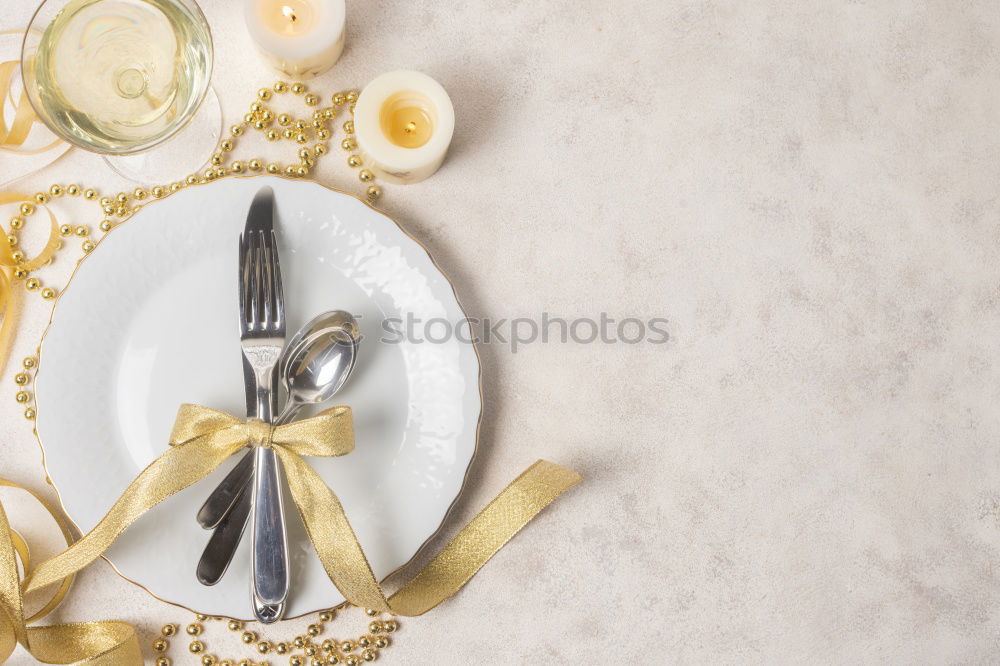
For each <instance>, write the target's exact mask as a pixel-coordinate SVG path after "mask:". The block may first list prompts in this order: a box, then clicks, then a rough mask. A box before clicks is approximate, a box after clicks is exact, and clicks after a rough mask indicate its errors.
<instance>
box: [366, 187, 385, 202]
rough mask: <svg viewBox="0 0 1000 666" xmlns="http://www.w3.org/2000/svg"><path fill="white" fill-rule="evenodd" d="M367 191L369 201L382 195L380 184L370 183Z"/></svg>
mask: <svg viewBox="0 0 1000 666" xmlns="http://www.w3.org/2000/svg"><path fill="white" fill-rule="evenodd" d="M367 192H368V200H369V201H375V200H376V199H378V198H379V197H380V196H382V188H380V187H379V186H378V185H369V186H368V190H367Z"/></svg>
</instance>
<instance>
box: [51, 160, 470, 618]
mask: <svg viewBox="0 0 1000 666" xmlns="http://www.w3.org/2000/svg"><path fill="white" fill-rule="evenodd" d="M264 185H270V186H271V187H273V188H274V191H275V198H276V202H277V218H276V223H275V226H276V230H277V232H278V242H279V245H280V250H281V266H282V277H283V279H284V286H285V301H286V308H287V320H288V328H289V335H291V333H292V332H293V331H294V330H295V329H296V328H297V327H298V326H299V325H301V324H303V323H304V322H306V321H307V320H309V319H310V318H311V317H312V316H314V315H315V314H318V313H320V312H323V311H325V310H332V309H344V310H348V311H350V312H352V313H354V314H355V316H359V318H360V324H361V332H362V335H363V336H364V339H363V341H362V343H361V346H360V349H359V355H358V360H357V366H356V368H355V370H354V374H353V376H352V377H351V379H350V380H349V381H348V383H347V385H346V386H345V387H344V389H343V390H342V391H341V393H339V394H338V395H337V397H336V398H335V400H334V401H333V402H334V404H343V405H350V406H351V407H352V409H353V412H354V426H355V437H356V442H357V448H356V450H355V451H354V452H353V453H351V454H350V455H348V456H344V457H341V458H336V459H311V460H310V462H311V463H312V464H313V466H314V467H315V469H316V470H317V471H318V472H319V473H320V474H321V475H322V477H323V478H324V480H325V481H326V482H327V484H328V485H329V486H330V487H331V488H332V489H333V490H334V491H335V492H336V493H337V495H338V496H339V497H340V499H341V501H342V502H343V505H344V508H345V510H346V512H347V515H348V518H349V519H350V521H351V524H352V525H353V527H354V530H355V531H356V532H357V535H358V539H359V540H360V542H361V545H362V546H363V547H364V550H365V553H366V554H367V555H368V557H369V559H370V561H371V564H372V567H373V569H374V571H375V574H376V575H377V576H378V577H379V578H383V577H385V576H387V575H388V574H390V573H391V572H392V571H394V570H395V569H397V568H399V567H400V566H402V565H403V564H405V563H406V562H407V561H408V560H409V559H410V558H411V557H412V556H413V555H414V554H415V553H416V551H417V549H418V548H419V547H420V546H421V545H422V544H423V543H424V542H425V541H426V540H427V539H428V538H430V536H431V535H432V534H433V533H434V532H435V531H436V530H437V529H438V527H439V526H440V525H441V522H442V520H443V519H444V516H445V514H446V513H447V511H448V508H449V507H450V506H451V504H452V502H453V501H454V499H455V497H456V496H457V495H458V493H459V492H460V490H461V488H462V484H463V481H464V478H465V473H466V469H467V468H468V466H469V463H470V462H471V460H472V456H473V453H474V452H475V448H476V428H477V425H478V420H479V413H480V409H481V398H480V392H479V360H478V358H477V356H476V353H475V349H474V348H473V347H472V346H471V345H468V344H464V343H462V342H460V341H456V340H450V341H447V342H444V343H440V344H436V343H433V344H432V343H430V342H426V341H425V342H423V343H422V344H421V343H418V342H416V341H414V342H404V343H401V344H393V343H390V342H387V341H386V339H385V338H386V337H388V336H386V335H385V334H384V331H383V328H382V326H383V321H384V319H385V318H388V317H400V318H405V317H406V316H407V313H412V315H413V316H415V317H419V318H421V319H423V320H424V321H427V320H429V319H432V318H435V317H441V318H444V319H446V320H448V321H450V322H452V323H455V322H459V321H462V320H463V319H464V317H465V315H464V313H463V312H462V309H461V307H460V306H459V304H458V301H457V300H456V297H455V293H454V291H453V290H452V286H451V284H450V283H449V282H448V280H447V278H445V276H444V275H442V274H441V272H440V270H438V268H437V267H436V266H435V265H434V263H433V262H432V260H431V258H430V257H429V256H428V254H427V252H426V251H425V250H424V249H423V248H422V247H421V246H420V245H418V244H417V243H416V242H415V241H414V240H413V239H412V238H410V237H409V236H407V235H406V234H405V233H404V232H403V231H402V230H401V229H400V228H399V227H398V226H397V225H396V224H395V223H394V222H393V221H392V220H391V219H389V218H388V217H386V216H385V215H383V214H382V213H379V212H378V211H376V210H374V209H373V208H371V207H369V206H368V205H366V204H364V203H363V202H361V201H360V200H358V199H356V198H354V197H352V196H350V195H347V194H344V193H341V192H335V191H332V190H329V189H326V188H325V187H323V186H321V185H318V184H316V183H310V182H304V181H292V180H284V179H280V178H274V177H260V178H227V179H224V180H221V181H218V182H216V183H212V184H210V185H205V186H198V187H192V188H188V189H184V190H181V191H180V192H177V193H176V194H173V195H171V196H170V197H168V198H166V199H164V200H163V201H157V202H155V203H153V204H151V205H149V206H147V207H146V208H144V209H143V210H141V211H140V212H139V213H137V214H136V216H135V217H134V218H133V219H132V220H130V221H128V222H126V223H125V224H123V225H122V226H121V227H120V228H117V229H115V230H114V231H112V232H111V233H110V234H109V235H108V237H107V238H105V239H104V240H103V241H101V243H100V246H99V247H98V249H97V250H95V251H94V253H93V255H91V256H90V257H88V258H87V260H86V261H84V262H83V263H82V264H81V265H80V267H79V268H78V269H77V271H76V273H75V274H74V276H73V278H72V280H71V282H70V284H69V286H68V287H67V289H66V290H65V292H64V293H63V294H62V295H61V296H60V298H59V301H58V303H57V305H56V308H55V311H54V314H53V320H52V323H51V324H50V326H49V328H48V330H47V331H46V333H45V336H44V338H43V341H42V346H41V355H40V365H39V375H38V379H37V386H36V392H37V395H36V401H37V407H38V417H37V419H38V421H37V429H38V436H39V440H40V441H41V443H42V446H43V449H44V451H45V459H46V466H47V470H48V473H49V475H50V476H51V478H52V480H53V482H54V483H55V486H56V488H57V489H58V490H59V493H60V496H61V500H62V503H63V505H64V507H65V509H66V511H67V512H68V513H69V515H70V517H71V518H72V519H73V520H74V521H75V522H76V524H77V525H78V526H79V527H80V528H81V529H82V530H84V531H86V530H89V529H90V528H92V527H93V526H94V525H95V524H96V523H97V521H98V520H99V519H100V518H101V517H102V516H103V515H104V513H105V512H106V511H107V510H108V508H109V507H110V506H111V504H112V503H113V502H114V500H115V499H117V498H118V496H119V495H120V494H121V492H122V491H123V490H124V489H125V487H126V486H127V485H128V483H129V482H130V481H131V480H132V479H133V478H134V477H135V476H136V474H138V472H139V471H140V470H142V469H143V468H144V467H145V466H146V465H147V464H149V462H150V461H152V460H153V459H154V458H155V457H156V456H157V455H159V454H160V453H162V452H163V451H164V450H165V449H166V446H167V438H168V436H169V434H170V428H171V426H172V424H173V420H174V417H175V415H176V412H177V408H178V406H179V405H180V404H181V403H184V402H193V403H197V404H201V405H205V406H209V407H214V408H216V409H222V410H225V411H227V412H230V413H232V414H235V415H240V416H242V415H244V414H245V404H244V392H243V373H242V367H241V360H240V359H241V356H240V350H239V344H238V334H237V315H236V312H237V290H236V246H237V237H238V235H239V233H240V231H241V230H242V228H243V224H244V221H245V217H246V212H247V208H248V206H249V204H250V200H251V199H252V198H253V195H254V193H255V192H256V191H257V190H258V189H260V188H261V187H263V186H264ZM238 457H239V456H234V457H233V459H232V460H230V461H228V462H227V463H226V464H225V465H223V467H221V468H220V469H218V470H216V471H215V472H214V473H213V474H211V475H210V476H209V477H207V478H206V479H204V480H202V481H201V482H199V483H197V484H195V485H194V486H192V487H190V488H188V489H186V490H184V491H181V492H180V493H178V494H176V495H174V496H173V497H171V498H170V499H168V500H167V501H165V502H163V503H162V504H161V505H159V506H157V507H155V508H153V509H152V510H151V511H149V512H148V513H147V514H146V515H145V516H143V517H142V518H141V519H140V520H139V521H138V522H136V523H135V524H134V525H133V526H132V527H131V528H129V529H128V530H127V531H126V532H125V534H123V535H122V536H121V538H119V540H118V542H117V543H116V544H115V545H114V546H113V547H112V548H111V549H110V550H109V551H108V553H107V558H108V560H109V561H111V563H112V564H113V565H114V566H115V568H116V569H117V570H118V571H119V573H121V574H122V575H123V576H124V577H126V578H128V579H129V580H131V581H133V582H135V583H137V584H139V585H141V586H142V587H144V588H146V589H147V590H148V591H149V592H151V593H152V594H153V595H155V596H156V597H158V598H160V599H163V600H165V601H168V602H171V603H175V604H179V605H181V606H184V607H186V608H189V609H193V610H195V611H197V612H201V613H205V614H208V615H224V616H229V617H236V618H247V617H249V616H251V611H250V608H249V592H248V590H249V569H250V556H249V548H248V541H249V539H248V538H247V536H248V534H249V530H248V531H247V535H244V539H243V542H242V544H241V547H240V551H239V552H238V553H237V556H236V558H235V560H234V561H233V563H232V565H231V566H230V569H229V571H228V572H227V573H226V575H225V577H224V578H223V579H222V581H221V582H219V583H218V584H217V585H216V586H214V587H203V586H202V585H200V584H199V583H197V581H196V580H195V575H194V571H195V565H196V563H197V562H198V558H199V557H200V555H201V551H202V548H203V547H204V545H205V543H206V541H207V540H208V537H209V532H207V531H205V530H203V529H201V528H200V527H199V526H198V525H197V523H196V522H195V514H196V512H197V509H198V507H199V506H200V505H201V503H202V502H203V501H204V499H205V497H207V495H208V493H209V492H210V490H211V489H212V488H214V487H215V485H216V484H217V483H218V482H219V481H220V480H221V479H222V477H223V475H224V474H225V471H226V470H228V469H229V467H231V466H232V464H234V463H235V462H236V458H238ZM286 506H287V507H288V508H289V511H288V512H287V513H288V516H289V549H290V553H291V574H292V590H291V596H290V599H289V603H288V607H287V610H286V616H287V617H293V616H297V615H301V614H304V613H308V612H312V611H315V610H318V609H321V608H328V607H330V606H333V605H336V604H338V603H340V602H341V601H342V600H343V597H342V596H341V595H340V593H339V592H337V590H336V588H334V586H333V585H332V584H331V583H330V581H329V580H328V579H327V577H326V575H325V574H324V572H323V569H322V567H321V566H320V564H319V560H318V559H317V558H316V556H315V554H314V553H313V551H312V548H311V546H310V545H309V543H308V540H307V538H306V537H305V534H304V531H303V530H302V528H301V524H300V523H299V520H298V516H297V515H296V512H295V510H294V508H293V507H292V505H291V504H290V502H289V503H288V504H287V505H286Z"/></svg>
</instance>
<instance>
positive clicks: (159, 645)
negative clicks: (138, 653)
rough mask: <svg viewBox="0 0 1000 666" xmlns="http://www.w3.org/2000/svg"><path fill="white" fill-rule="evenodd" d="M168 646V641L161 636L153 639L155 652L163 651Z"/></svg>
mask: <svg viewBox="0 0 1000 666" xmlns="http://www.w3.org/2000/svg"><path fill="white" fill-rule="evenodd" d="M168 647H170V643H168V642H167V641H166V640H164V639H162V638H157V639H156V640H155V641H153V649H154V650H156V651H157V652H165V651H166V649H167V648H168Z"/></svg>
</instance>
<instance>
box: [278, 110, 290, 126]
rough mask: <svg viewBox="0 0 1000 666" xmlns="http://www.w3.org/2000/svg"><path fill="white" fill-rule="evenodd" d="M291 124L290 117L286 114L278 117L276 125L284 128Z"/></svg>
mask: <svg viewBox="0 0 1000 666" xmlns="http://www.w3.org/2000/svg"><path fill="white" fill-rule="evenodd" d="M291 122H292V117H291V116H290V115H288V114H287V113H282V114H280V115H279V116H278V124H279V125H281V126H282V127H284V126H285V125H288V124H289V123H291Z"/></svg>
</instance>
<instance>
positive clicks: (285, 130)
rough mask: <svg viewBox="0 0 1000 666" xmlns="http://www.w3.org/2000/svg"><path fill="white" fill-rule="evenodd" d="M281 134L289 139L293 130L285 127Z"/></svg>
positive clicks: (293, 133) (292, 134) (293, 134)
mask: <svg viewBox="0 0 1000 666" xmlns="http://www.w3.org/2000/svg"><path fill="white" fill-rule="evenodd" d="M281 136H283V137H285V138H286V139H291V138H292V137H294V136H295V130H294V129H292V128H291V127H286V128H285V129H284V131H283V132H282V133H281Z"/></svg>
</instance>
